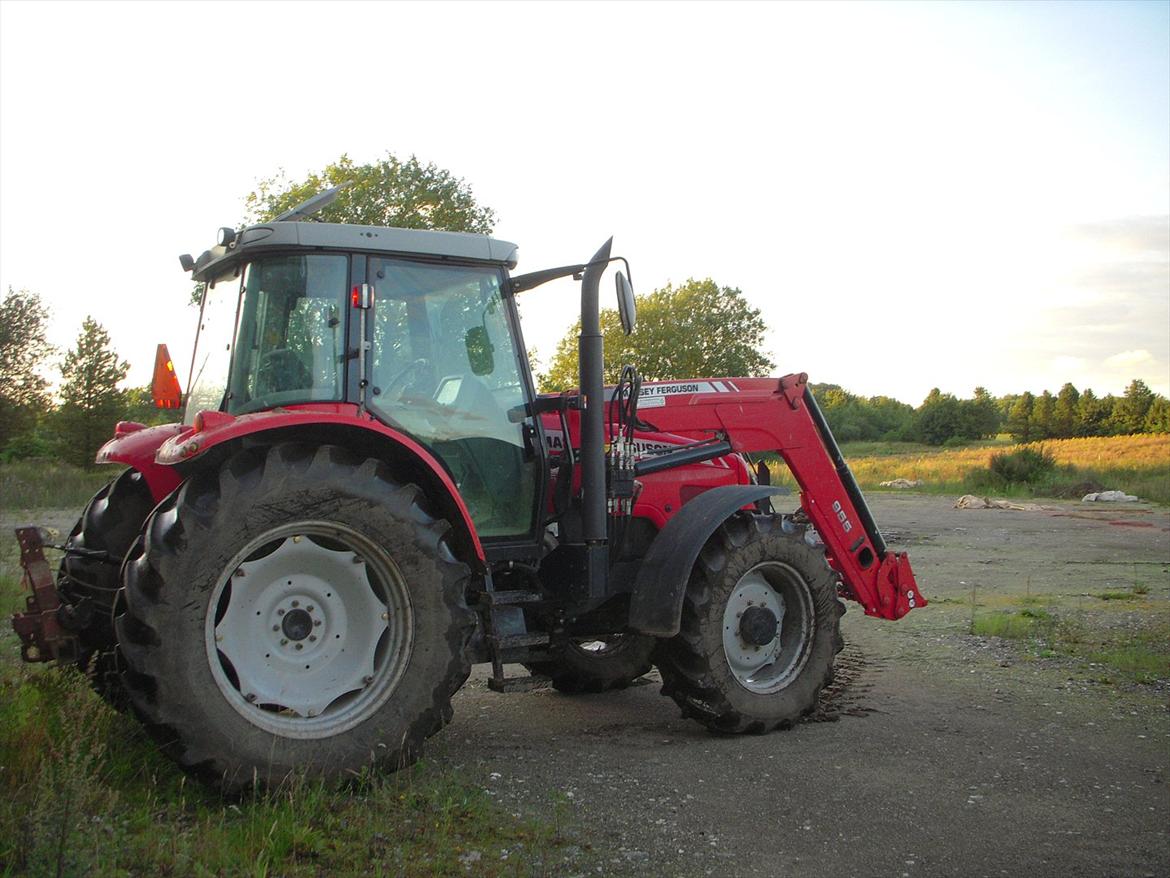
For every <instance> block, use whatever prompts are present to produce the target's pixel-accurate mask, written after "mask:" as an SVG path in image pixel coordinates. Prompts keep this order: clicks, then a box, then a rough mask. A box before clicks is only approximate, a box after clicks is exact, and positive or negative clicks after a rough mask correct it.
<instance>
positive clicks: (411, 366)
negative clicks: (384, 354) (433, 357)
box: [382, 357, 431, 400]
mask: <svg viewBox="0 0 1170 878" xmlns="http://www.w3.org/2000/svg"><path fill="white" fill-rule="evenodd" d="M430 366H431V364H430V362H429V361H428V360H427V359H426V358H425V357H419V358H418V359H417V360H411V361H410V362H409V363H407V364H406V365H405V366H403V367H402V368H401V369H399V370H398V371H397V372H395V373H394V377H393V378H391V379H390V380H389V381H387V382H386V386H385V387H383V388H382V396H383V397H384V398H385V399H387V400H396V399H400V398H401V397H402V396H403V395H405V393H406V387H407V384H408V382H407V380H406V379H407V378H409V377H410V376H411V375H413V374H414V373H415V372H420V373H421V372H422V370H424V369H425V370H429V369H430ZM396 391H397V392H396Z"/></svg>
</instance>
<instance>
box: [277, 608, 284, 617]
mask: <svg viewBox="0 0 1170 878" xmlns="http://www.w3.org/2000/svg"><path fill="white" fill-rule="evenodd" d="M276 615H278V616H283V615H284V610H283V609H280V610H277V611H276Z"/></svg>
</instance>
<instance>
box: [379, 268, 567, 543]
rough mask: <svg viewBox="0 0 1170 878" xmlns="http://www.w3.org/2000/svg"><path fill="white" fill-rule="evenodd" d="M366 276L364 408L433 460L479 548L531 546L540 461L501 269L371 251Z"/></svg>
mask: <svg viewBox="0 0 1170 878" xmlns="http://www.w3.org/2000/svg"><path fill="white" fill-rule="evenodd" d="M369 277H370V280H369V282H370V283H371V284H372V285H373V287H374V291H375V295H374V319H373V321H372V323H373V326H372V333H371V335H372V337H371V339H370V341H371V352H370V366H369V369H370V378H369V381H370V384H369V387H370V393H369V395H368V396H367V400H368V404H369V408H370V411H371V412H372V413H373V414H374V415H375V416H376V417H378V418H380V419H381V420H383V421H385V422H386V423H387V424H389V425H390V426H393V427H395V428H396V429H399V430H402V431H403V432H406V433H408V434H410V435H411V436H413V437H414V438H416V439H417V440H419V441H420V442H422V443H423V444H425V445H426V446H428V447H429V448H430V449H431V450H432V451H433V452H434V453H435V455H436V456H437V457H438V458H439V459H440V460H441V461H442V462H443V464H444V465H445V466H446V467H447V469H448V471H449V472H450V473H451V476H452V479H453V480H454V481H455V484H456V485H457V486H458V488H459V491H460V494H461V495H462V497H463V500H464V502H465V503H466V504H467V507H468V510H469V511H470V513H471V518H472V521H473V522H474V524H475V527H476V530H477V532H478V533H479V537H480V539H481V540H482V541H483V542H484V544H485V548H487V549H490V547H491V546H493V545H495V546H496V547H497V549H500V548H503V547H505V546H507V545H516V547H517V549H522V550H523V551H521V554H530V553H531V552H532V550H533V547H534V546H536V545H537V542H538V540H537V530H538V528H539V525H540V516H539V508H540V499H541V494H542V491H543V487H544V486H543V467H542V466H541V464H540V459H539V458H538V448H539V446H538V444H537V442H536V441H535V437H536V432H535V424H534V423H533V422H532V419H531V418H529V417H527V416H525V415H524V411H525V406H526V403H528V402H529V401H530V400H531V398H532V389H531V386H530V378H529V373H528V369H527V364H526V363H524V362H522V360H521V345H519V344H517V343H516V337H515V335H514V330H513V322H512V318H511V314H510V307H509V306H510V303H509V302H508V301H506V300H505V299H504V297H503V295H502V289H503V283H504V274H503V272H502V271H501V270H500V269H499V268H497V267H495V266H472V265H451V264H440V263H428V262H419V261H414V260H406V259H395V258H388V257H371V258H370V260H369ZM492 554H494V555H497V556H499V555H500V554H501V553H500V552H499V551H496V552H493V553H492ZM504 556H505V557H506V556H507V553H506V552H505V553H504Z"/></svg>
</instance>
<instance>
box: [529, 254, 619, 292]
mask: <svg viewBox="0 0 1170 878" xmlns="http://www.w3.org/2000/svg"><path fill="white" fill-rule="evenodd" d="M603 262H604V263H605V264H606V265H608V264H609V263H611V262H621V263H622V264H623V265H625V267H626V278H627V279H628V280H629V282H630V284H631V285H632V284H633V283H634V273H633V272H632V271H630V263H629V262H627V261H626V257H624V256H613V257H609V258H606V259H605V260H603ZM598 264H600V263H598V262H584V263H582V264H580V265H562V266H560V267H559V268H542V269H541V270H540V271H532V272H529V273H528V274H520V275H517V276H516V277H514V278H512V279H511V281H510V282H509V283H508V289H509V290H510V291H511V293H512V295H516V294H517V293H523V292H524V291H525V290H531V289H533V288H534V287H538V286H540V285H541V284H546V283H548V282H549V281H550V280H556V279H557V278H561V277H569V276H570V275H572V276H574V277H576V279H577V280H580V279H581V278H580V277H577V275H580V274H581V273H582V272H583V271H585V269H587V268H589V267H590V266H591V265H598Z"/></svg>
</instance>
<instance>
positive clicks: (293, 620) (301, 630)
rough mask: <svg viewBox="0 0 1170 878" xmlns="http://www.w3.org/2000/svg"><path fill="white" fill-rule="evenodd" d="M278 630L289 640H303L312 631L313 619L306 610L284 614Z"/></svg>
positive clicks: (296, 610)
mask: <svg viewBox="0 0 1170 878" xmlns="http://www.w3.org/2000/svg"><path fill="white" fill-rule="evenodd" d="M280 628H281V630H282V631H283V632H284V636H285V637H287V638H288V639H289V640H304V639H305V638H306V637H308V636H309V634H310V633H312V631H313V617H312V616H310V615H309V613H308V611H306V610H301V609H295V610H293V611H292V612H291V613H285V614H284V621H283V622H281V623H280ZM314 639H315V638H314Z"/></svg>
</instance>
